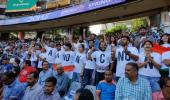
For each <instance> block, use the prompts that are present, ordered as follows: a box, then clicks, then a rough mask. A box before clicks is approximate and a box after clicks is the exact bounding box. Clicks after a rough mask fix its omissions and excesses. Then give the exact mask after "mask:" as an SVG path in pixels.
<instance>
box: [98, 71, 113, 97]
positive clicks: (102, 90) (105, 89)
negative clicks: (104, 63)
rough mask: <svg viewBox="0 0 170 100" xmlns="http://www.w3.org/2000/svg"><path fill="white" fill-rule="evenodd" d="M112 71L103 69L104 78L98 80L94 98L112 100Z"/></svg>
mask: <svg viewBox="0 0 170 100" xmlns="http://www.w3.org/2000/svg"><path fill="white" fill-rule="evenodd" d="M112 78H113V74H112V71H110V70H107V71H105V79H104V80H103V81H100V83H99V84H98V86H97V90H96V100H114V99H115V90H116V85H115V82H114V81H113V79H112Z"/></svg>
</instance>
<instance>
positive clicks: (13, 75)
mask: <svg viewBox="0 0 170 100" xmlns="http://www.w3.org/2000/svg"><path fill="white" fill-rule="evenodd" d="M4 75H5V76H6V77H7V78H9V79H13V78H15V77H16V74H15V73H14V72H12V71H8V72H5V73H4Z"/></svg>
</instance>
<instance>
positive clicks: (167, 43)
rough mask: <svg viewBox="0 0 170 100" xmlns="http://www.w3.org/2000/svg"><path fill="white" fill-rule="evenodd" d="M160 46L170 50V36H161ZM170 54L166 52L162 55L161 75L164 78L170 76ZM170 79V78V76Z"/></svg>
mask: <svg viewBox="0 0 170 100" xmlns="http://www.w3.org/2000/svg"><path fill="white" fill-rule="evenodd" d="M159 45H161V46H163V47H165V48H170V38H169V37H168V34H163V35H162V36H161V39H160V42H159ZM169 55H170V52H169V51H168V52H164V53H163V54H162V61H163V63H162V66H161V68H160V74H161V76H162V77H168V75H170V74H169V71H170V70H169V68H168V67H170V64H168V62H170V61H168V59H170V56H169ZM169 77H170V76H169Z"/></svg>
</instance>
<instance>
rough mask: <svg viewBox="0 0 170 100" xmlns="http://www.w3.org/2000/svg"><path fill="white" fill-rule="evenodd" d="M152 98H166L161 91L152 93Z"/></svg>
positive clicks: (163, 99)
mask: <svg viewBox="0 0 170 100" xmlns="http://www.w3.org/2000/svg"><path fill="white" fill-rule="evenodd" d="M152 97H153V100H166V99H165V97H164V95H163V93H162V91H160V92H156V93H153V94H152Z"/></svg>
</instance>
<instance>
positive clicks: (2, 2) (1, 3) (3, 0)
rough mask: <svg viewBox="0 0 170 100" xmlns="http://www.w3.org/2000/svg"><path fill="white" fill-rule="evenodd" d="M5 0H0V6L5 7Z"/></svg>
mask: <svg viewBox="0 0 170 100" xmlns="http://www.w3.org/2000/svg"><path fill="white" fill-rule="evenodd" d="M5 5H6V0H0V8H5Z"/></svg>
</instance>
